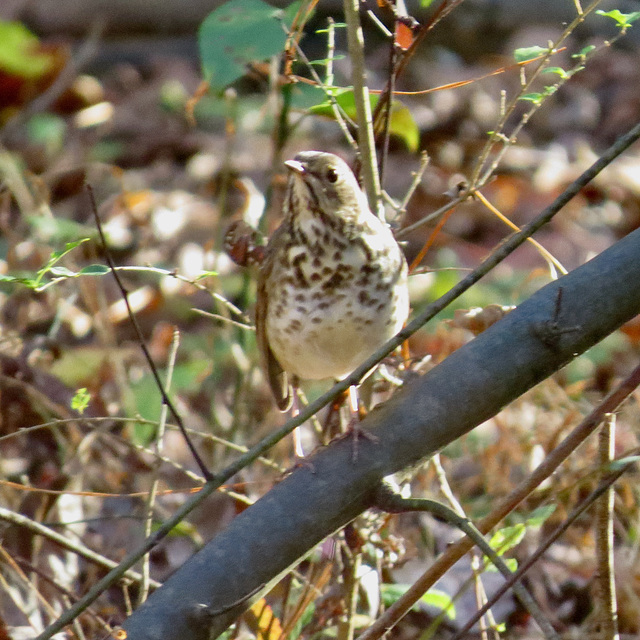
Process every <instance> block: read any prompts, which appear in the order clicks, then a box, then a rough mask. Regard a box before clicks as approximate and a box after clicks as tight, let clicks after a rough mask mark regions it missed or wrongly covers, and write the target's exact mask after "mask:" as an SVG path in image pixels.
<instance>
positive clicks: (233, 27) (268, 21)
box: [198, 0, 300, 91]
mask: <svg viewBox="0 0 640 640" xmlns="http://www.w3.org/2000/svg"><path fill="white" fill-rule="evenodd" d="M299 5H300V2H294V3H293V4H292V5H290V6H288V7H287V9H286V11H285V12H283V11H281V10H280V9H276V8H275V7H272V6H271V5H269V4H267V3H266V2H262V0H229V2H226V3H225V4H223V5H222V6H221V7H219V8H218V9H215V10H214V11H212V12H211V13H210V14H209V15H208V16H207V17H206V18H205V19H204V21H203V23H202V24H201V25H200V30H199V32H198V45H199V47H200V57H201V60H202V70H203V75H204V78H205V80H207V81H208V82H209V83H210V86H211V89H212V90H214V91H222V90H223V89H224V88H225V87H226V86H227V85H229V84H231V83H232V82H234V81H235V80H237V79H238V78H240V77H242V76H243V75H244V74H245V72H246V68H247V65H248V64H249V63H250V62H255V61H262V60H266V59H267V58H270V57H271V56H275V55H277V54H279V53H281V52H282V50H283V49H284V44H285V41H286V38H287V35H286V33H285V32H284V30H283V29H282V26H281V23H280V21H281V20H282V19H284V20H285V21H286V20H287V18H290V19H291V18H292V17H293V16H294V15H295V13H296V11H297V10H298V7H299Z"/></svg>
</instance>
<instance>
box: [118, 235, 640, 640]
mask: <svg viewBox="0 0 640 640" xmlns="http://www.w3.org/2000/svg"><path fill="white" fill-rule="evenodd" d="M559 292H560V293H559ZM559 297H560V305H559V308H558V300H559ZM638 313H640V229H639V230H636V231H635V232H633V233H631V234H629V235H628V236H626V237H625V238H624V239H622V240H620V241H619V242H618V243H617V244H615V245H614V246H612V247H611V248H609V249H608V250H606V251H604V252H603V253H601V254H600V255H599V256H597V257H596V258H594V259H593V260H591V261H590V262H588V263H586V264H584V265H583V266H581V267H579V268H578V269H575V270H574V271H573V272H571V273H570V274H568V275H566V276H564V277H562V278H561V279H559V280H557V281H555V282H552V283H551V284H549V285H547V286H546V287H544V288H543V289H541V290H540V291H538V292H537V293H535V294H534V295H533V296H532V297H531V298H529V299H528V300H527V301H526V302H524V303H523V304H521V305H520V306H519V307H518V308H517V309H515V310H514V311H513V312H511V313H510V314H509V315H508V316H506V317H505V318H504V319H502V320H501V321H500V322H498V323H497V324H495V325H493V326H492V327H491V328H489V329H488V330H487V331H485V332H484V333H482V334H481V335H480V336H479V337H477V338H476V339H474V340H473V341H471V342H470V343H469V344H467V345H465V346H464V347H462V348H460V349H458V350H457V351H456V352H455V353H453V354H452V355H451V356H449V357H448V358H447V359H446V360H444V361H443V362H442V363H441V364H439V365H438V366H437V367H435V368H434V369H433V370H431V371H430V372H429V373H427V374H426V375H424V376H422V377H420V378H417V379H415V380H412V381H410V382H407V383H406V384H405V387H404V388H403V389H402V390H401V391H399V392H398V393H396V394H395V396H394V397H393V398H392V399H391V400H389V401H388V402H386V403H385V404H384V405H383V406H381V407H379V408H377V409H375V410H374V411H372V412H371V413H370V414H369V416H367V418H366V420H365V421H364V422H363V423H362V427H363V428H364V429H366V430H367V431H368V432H370V433H372V434H375V436H376V437H377V438H378V441H377V442H370V441H368V440H361V441H360V443H359V453H358V459H357V461H356V462H355V463H353V462H352V460H351V442H350V441H338V442H334V443H332V444H331V445H330V446H328V447H325V448H323V449H321V450H319V451H318V452H317V453H316V454H315V455H313V456H312V457H311V459H310V462H311V463H312V465H313V466H312V467H311V466H307V465H304V466H301V467H300V468H298V469H296V470H295V471H294V472H293V473H292V474H291V475H290V476H288V477H287V478H286V479H285V480H283V481H282V482H281V483H279V484H278V485H276V486H275V487H274V488H273V489H272V490H271V491H269V492H268V493H267V494H266V495H265V496H264V497H263V498H261V499H260V500H259V501H258V502H256V503H255V504H254V505H253V506H251V507H250V508H249V509H247V510H246V511H244V512H243V513H241V514H240V515H239V516H238V517H237V518H236V519H235V520H234V521H233V522H232V523H231V524H230V525H229V527H228V528H227V529H226V530H225V531H223V532H222V533H221V534H220V535H218V536H217V537H216V538H215V539H214V540H212V541H211V542H210V543H209V544H208V545H206V547H205V548H204V549H202V550H201V551H200V552H198V553H197V554H196V555H194V556H193V557H192V558H191V559H190V560H189V561H187V562H186V563H185V564H184V565H183V566H182V567H181V568H180V569H179V570H178V571H176V573H175V574H174V575H173V576H171V578H170V579H169V580H167V582H166V583H165V584H164V585H163V586H162V587H161V588H160V589H158V590H157V591H156V592H155V593H154V594H153V595H152V596H151V597H150V598H149V600H148V601H147V602H146V603H145V604H144V605H143V606H141V607H140V608H139V609H138V610H137V611H136V612H134V613H133V615H131V616H130V617H129V618H128V619H127V620H126V622H125V623H124V625H123V629H124V630H125V631H126V632H127V638H128V640H159V639H160V638H166V637H179V638H180V640H203V639H205V638H215V637H217V636H218V635H219V634H220V633H222V632H223V631H224V630H225V629H226V628H227V627H228V626H229V625H230V624H231V623H232V622H233V621H234V620H235V619H236V618H237V617H238V616H239V615H240V614H241V613H242V612H243V611H244V610H245V609H246V608H247V607H248V606H249V605H250V604H251V603H253V602H254V601H255V600H257V599H258V598H260V597H261V596H263V595H264V594H265V593H266V592H267V591H268V590H269V589H270V588H271V587H272V586H273V585H274V584H275V583H276V582H277V581H278V580H279V579H280V578H281V577H282V576H283V575H284V574H285V573H286V572H287V571H289V570H290V569H291V568H292V567H294V566H295V565H296V564H297V563H298V562H299V561H300V560H301V559H302V558H304V556H305V555H306V554H307V553H308V552H309V551H310V550H312V549H313V548H314V547H315V545H317V544H318V543H319V542H320V541H321V540H323V539H324V538H326V537H327V536H328V535H331V534H332V533H334V532H335V531H337V530H339V529H340V528H341V527H343V526H344V525H345V524H347V523H348V522H349V521H351V520H352V519H353V518H355V517H356V516H357V515H359V514H360V513H362V512H363V511H364V510H365V509H367V508H368V507H369V506H370V505H371V501H372V496H373V494H374V492H375V490H376V488H377V486H378V484H379V482H380V481H381V479H382V478H384V477H385V476H387V475H389V474H391V473H395V472H397V471H400V470H401V469H403V468H405V467H408V466H411V465H414V464H415V463H417V462H419V461H420V460H422V459H424V458H427V457H428V456H430V455H433V454H434V453H435V452H436V451H438V450H440V449H441V448H442V447H444V446H445V445H447V444H449V443H450V442H452V441H453V440H455V439H456V438H458V437H460V436H461V435H463V434H465V433H467V432H468V431H470V430H471V429H473V428H474V427H475V426H477V425H478V424H480V423H482V422H484V421H485V420H487V419H488V418H490V417H492V416H493V415H495V414H496V413H497V412H498V411H500V409H502V407H504V406H505V405H506V404H507V403H509V402H511V401H512V400H514V399H516V398H517V397H518V396H520V395H521V394H523V393H524V392H525V391H527V390H528V389H530V388H531V387H533V386H534V385H535V384H537V383H538V382H540V381H542V380H544V379H545V378H547V377H548V376H550V375H551V374H552V373H554V372H555V371H557V370H558V369H559V368H560V367H562V366H563V365H565V364H566V363H567V362H569V361H570V360H572V359H573V358H574V357H575V356H577V355H578V354H580V353H582V352H584V351H585V350H586V349H588V348H589V347H591V346H592V345H594V344H596V343H597V342H599V341H600V340H602V338H604V337H605V336H607V335H608V334H610V333H611V332H612V331H614V330H615V329H616V328H618V327H619V326H620V325H622V324H623V323H624V322H626V321H628V320H629V319H631V318H632V317H633V316H635V315H637V314H638Z"/></svg>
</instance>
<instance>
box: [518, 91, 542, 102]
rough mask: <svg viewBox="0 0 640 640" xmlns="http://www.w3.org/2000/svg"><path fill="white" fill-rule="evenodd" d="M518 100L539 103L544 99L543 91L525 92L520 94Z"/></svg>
mask: <svg viewBox="0 0 640 640" xmlns="http://www.w3.org/2000/svg"><path fill="white" fill-rule="evenodd" d="M518 100H524V101H525V102H533V103H534V104H540V103H541V102H542V101H543V100H544V93H525V94H524V95H522V96H520V97H519V98H518Z"/></svg>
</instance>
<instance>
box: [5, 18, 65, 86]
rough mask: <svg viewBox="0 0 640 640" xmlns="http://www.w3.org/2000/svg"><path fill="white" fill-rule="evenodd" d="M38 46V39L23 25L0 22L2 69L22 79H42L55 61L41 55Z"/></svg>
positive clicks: (48, 56)
mask: <svg viewBox="0 0 640 640" xmlns="http://www.w3.org/2000/svg"><path fill="white" fill-rule="evenodd" d="M38 44H39V43H38V38H37V37H36V36H35V35H34V34H33V33H31V31H29V29H27V28H26V27H25V26H24V25H23V24H21V23H19V22H4V21H0V69H2V70H3V71H5V72H6V73H10V74H12V75H15V76H20V77H21V78H27V79H37V78H40V77H42V76H43V75H44V74H45V73H47V72H48V71H49V70H50V69H51V68H52V66H53V64H54V59H53V57H52V56H50V55H47V54H45V53H40V52H39V51H38Z"/></svg>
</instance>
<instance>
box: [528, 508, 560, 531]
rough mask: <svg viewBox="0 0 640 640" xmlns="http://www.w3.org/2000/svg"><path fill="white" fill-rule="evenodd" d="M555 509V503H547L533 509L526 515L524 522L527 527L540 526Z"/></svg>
mask: <svg viewBox="0 0 640 640" xmlns="http://www.w3.org/2000/svg"><path fill="white" fill-rule="evenodd" d="M555 510H556V505H555V504H547V505H543V506H541V507H538V508H537V509H534V510H533V511H532V512H531V513H530V514H529V515H528V516H527V520H526V524H527V526H528V527H541V526H542V525H543V524H544V523H545V522H546V521H547V520H548V518H549V517H551V515H552V514H553V512H554V511H555Z"/></svg>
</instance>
